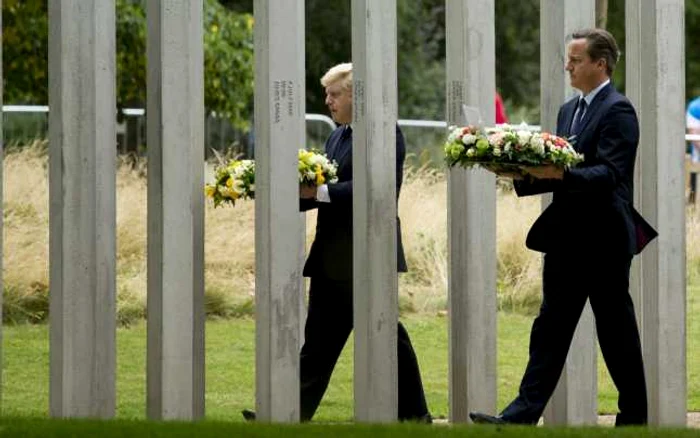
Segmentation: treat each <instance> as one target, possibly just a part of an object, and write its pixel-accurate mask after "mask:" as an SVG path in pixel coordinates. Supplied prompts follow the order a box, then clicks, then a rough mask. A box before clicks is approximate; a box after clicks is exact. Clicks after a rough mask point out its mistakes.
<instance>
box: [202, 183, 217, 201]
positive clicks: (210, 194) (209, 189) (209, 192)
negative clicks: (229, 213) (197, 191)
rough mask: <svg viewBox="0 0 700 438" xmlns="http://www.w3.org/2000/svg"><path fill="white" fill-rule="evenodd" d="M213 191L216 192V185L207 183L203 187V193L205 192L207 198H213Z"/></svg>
mask: <svg viewBox="0 0 700 438" xmlns="http://www.w3.org/2000/svg"><path fill="white" fill-rule="evenodd" d="M214 193H216V187H214V186H212V185H209V184H207V185H206V186H205V187H204V194H205V195H206V196H207V197H208V198H213V197H214Z"/></svg>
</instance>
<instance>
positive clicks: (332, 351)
mask: <svg viewBox="0 0 700 438" xmlns="http://www.w3.org/2000/svg"><path fill="white" fill-rule="evenodd" d="M352 328H353V298H352V281H335V280H329V279H325V278H321V277H312V278H311V286H310V289H309V306H308V313H307V317H306V325H305V327H304V338H305V339H304V345H303V347H302V348H301V358H300V362H301V363H300V368H301V372H300V385H299V386H300V402H301V421H309V420H310V419H311V418H312V417H313V415H314V413H315V412H316V409H317V408H318V405H319V403H320V402H321V398H323V394H324V392H325V391H326V388H327V387H328V382H329V381H330V378H331V374H332V373H333V368H334V367H335V364H336V362H337V361H338V357H339V356H340V353H341V351H342V350H343V347H344V346H345V342H346V341H347V339H348V336H349V335H350V332H351V331H352ZM397 347H398V348H397V350H398V398H399V406H398V417H399V420H410V419H419V418H421V417H424V416H425V415H427V414H428V407H427V404H426V401H425V394H424V392H423V383H422V381H421V376H420V370H419V368H418V361H417V359H416V354H415V352H414V351H413V346H412V345H411V340H410V339H409V337H408V333H407V332H406V329H405V328H404V327H403V325H402V324H401V323H400V322H399V324H398V333H397Z"/></svg>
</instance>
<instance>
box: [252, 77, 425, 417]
mask: <svg viewBox="0 0 700 438" xmlns="http://www.w3.org/2000/svg"><path fill="white" fill-rule="evenodd" d="M321 84H322V85H323V87H324V88H325V92H326V105H327V106H328V108H329V109H330V112H331V116H332V118H333V120H334V121H335V122H336V123H338V124H339V125H340V126H339V127H338V128H337V129H335V130H334V131H333V132H332V133H331V135H330V137H329V138H328V140H327V141H326V145H325V150H326V154H327V156H328V158H329V159H331V160H333V161H335V162H336V163H337V165H338V173H337V175H338V182H337V183H334V184H330V183H329V184H327V185H322V186H320V187H318V188H317V187H310V186H301V187H300V197H301V202H300V208H301V210H302V211H307V210H311V209H314V208H317V209H318V217H317V223H316V237H315V238H314V241H313V244H312V245H311V250H310V252H309V256H308V259H307V260H306V265H305V266H304V276H305V277H310V278H311V284H310V288H309V306H308V313H307V317H306V326H305V327H304V339H305V340H304V345H303V347H302V349H301V358H300V362H301V363H300V368H301V373H300V374H301V375H300V393H301V394H300V403H301V420H302V421H309V420H311V418H312V417H313V415H314V413H315V412H316V409H317V408H318V405H319V403H320V402H321V398H322V397H323V394H324V392H325V391H326V388H327V387H328V382H329V380H330V378H331V374H332V373H333V368H334V367H335V364H336V362H337V360H338V357H339V356H340V353H341V351H342V350H343V347H344V345H345V342H346V341H347V339H348V336H349V335H350V332H351V331H352V328H353V293H352V288H353V220H352V219H353V213H352V127H351V123H352V64H349V63H345V64H339V65H336V66H335V67H333V68H331V69H330V70H329V71H328V72H327V73H326V74H325V75H324V76H323V78H322V79H321ZM405 157H406V150H405V146H404V139H403V135H402V134H401V131H400V130H399V128H398V127H397V128H396V196H397V202H398V196H399V191H400V189H401V183H402V181H403V164H404V159H405ZM397 237H398V239H397V250H398V257H397V259H398V266H397V269H398V271H399V272H406V270H407V268H406V258H405V256H404V251H403V245H402V243H401V231H400V223H399V222H398V218H397ZM397 335H398V337H397V344H398V345H397V346H398V397H399V406H398V417H399V420H411V421H418V422H427V423H430V422H432V419H431V416H430V413H429V412H428V407H427V404H426V401H425V394H424V392H423V384H422V381H421V376H420V370H419V368H418V361H417V360H416V354H415V352H414V351H413V347H412V345H411V340H410V339H409V337H408V333H407V332H406V329H405V328H404V327H403V325H402V324H401V323H400V322H399V324H398V333H397ZM252 414H253V413H252V412H250V411H248V412H246V411H244V416H246V418H250V417H252Z"/></svg>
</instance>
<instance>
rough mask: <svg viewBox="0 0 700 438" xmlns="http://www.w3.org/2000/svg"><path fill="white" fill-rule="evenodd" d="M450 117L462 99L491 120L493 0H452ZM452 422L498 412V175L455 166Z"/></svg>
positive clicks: (459, 117)
mask: <svg viewBox="0 0 700 438" xmlns="http://www.w3.org/2000/svg"><path fill="white" fill-rule="evenodd" d="M446 6H447V10H446V27H447V61H446V62H447V67H446V69H447V93H446V95H447V115H446V117H447V122H448V125H457V126H464V125H465V124H467V123H469V124H473V123H477V122H479V120H471V119H470V120H465V118H467V117H468V116H467V115H465V114H463V111H462V105H467V106H470V107H476V108H478V110H479V113H480V117H481V122H482V123H483V124H484V125H485V126H491V125H493V124H494V115H495V108H494V93H495V92H496V81H495V77H496V71H495V54H494V51H495V30H494V28H495V27H494V21H495V10H494V1H493V0H448V1H447V3H446ZM447 221H448V223H447V229H448V239H447V241H448V242H449V280H448V295H449V312H450V320H449V339H450V366H449V385H450V386H449V398H450V421H452V422H467V421H468V418H469V411H481V412H494V411H495V410H496V311H497V309H496V262H497V260H496V181H495V177H494V176H493V175H492V174H490V173H488V172H486V171H483V170H465V169H462V168H453V169H451V170H450V172H449V179H448V219H447Z"/></svg>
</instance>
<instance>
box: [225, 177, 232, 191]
mask: <svg viewBox="0 0 700 438" xmlns="http://www.w3.org/2000/svg"><path fill="white" fill-rule="evenodd" d="M226 187H228V188H229V189H230V188H231V187H233V178H230V177H229V179H227V180H226Z"/></svg>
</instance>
